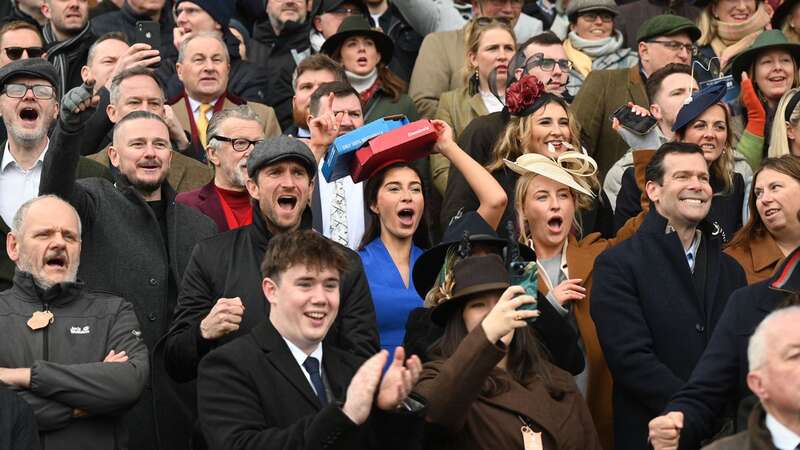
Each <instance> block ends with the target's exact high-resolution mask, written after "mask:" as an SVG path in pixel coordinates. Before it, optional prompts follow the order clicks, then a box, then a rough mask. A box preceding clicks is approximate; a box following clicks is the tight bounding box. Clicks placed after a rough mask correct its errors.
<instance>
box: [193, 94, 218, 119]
mask: <svg viewBox="0 0 800 450" xmlns="http://www.w3.org/2000/svg"><path fill="white" fill-rule="evenodd" d="M186 98H188V99H189V107H190V108H192V114H194V122H195V123H197V118H198V117H200V106H201V105H202V103H201V102H198V101H197V100H195V99H193V98H192V97H189V95H186ZM217 100H219V98H215V99H214V100H211V103H209V105H211V108H208V111H206V121H207V122H210V121H211V116H213V115H214V105H216V104H217Z"/></svg>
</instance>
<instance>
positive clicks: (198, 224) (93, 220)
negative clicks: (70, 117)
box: [39, 16, 217, 450]
mask: <svg viewBox="0 0 800 450" xmlns="http://www.w3.org/2000/svg"><path fill="white" fill-rule="evenodd" d="M103 17H105V16H103ZM62 127H63V123H61V122H60V121H59V124H58V126H57V127H56V130H55V132H54V133H53V136H52V137H51V140H50V150H49V151H48V152H47V155H45V159H44V170H43V172H42V179H41V184H40V189H39V192H40V193H41V194H56V195H58V196H60V197H62V198H64V199H67V200H68V201H69V202H70V203H71V204H72V205H73V206H74V207H75V209H77V210H78V214H80V217H81V221H82V222H83V247H82V249H81V266H80V271H79V272H78V276H79V277H80V278H81V279H82V280H84V281H85V282H86V285H87V286H89V287H90V288H92V289H99V290H103V291H107V292H110V293H113V294H115V295H119V296H120V297H123V298H124V299H126V300H128V301H129V302H131V303H132V304H133V307H134V309H135V311H136V316H137V318H138V319H139V323H140V324H141V326H142V338H143V339H144V341H145V344H147V348H148V350H149V352H150V357H151V360H150V382H149V383H148V385H147V386H146V387H145V391H144V393H143V394H142V397H141V399H140V401H139V403H137V405H136V406H135V407H134V408H133V410H132V412H131V414H130V416H129V422H128V426H129V428H130V429H131V430H135V431H134V432H133V433H131V437H130V446H129V447H130V448H131V449H132V450H138V449H141V450H154V449H160V450H180V449H185V448H188V446H189V439H190V437H191V434H192V424H193V423H194V404H193V403H194V400H195V398H194V396H193V389H192V388H193V386H181V385H178V384H176V383H174V382H173V381H172V380H171V379H170V378H169V376H167V374H166V370H165V368H164V364H163V356H161V348H160V346H157V345H156V343H157V342H158V340H159V339H160V338H161V337H162V336H164V334H165V333H166V331H167V329H168V327H169V324H170V322H171V315H172V311H173V310H174V309H175V304H176V300H177V298H176V297H177V287H178V286H179V285H180V282H181V279H182V278H183V274H184V268H185V267H186V265H187V263H188V261H189V257H190V255H191V251H192V249H193V248H194V246H195V244H196V243H197V242H199V241H201V240H203V239H205V238H207V237H210V236H213V235H215V234H216V232H217V231H216V226H215V225H214V223H213V222H212V221H211V219H209V218H208V217H206V216H204V215H203V214H202V213H200V212H199V211H197V210H195V209H193V208H190V207H188V206H186V205H180V204H176V203H175V191H174V190H173V189H172V188H171V187H170V186H169V184H167V183H166V182H165V183H164V184H163V185H162V187H161V189H162V198H163V199H164V200H165V201H166V202H167V207H166V232H167V236H168V239H167V242H166V243H165V242H164V238H163V236H162V232H161V226H160V224H159V221H158V219H157V218H156V216H155V214H154V212H153V210H152V209H151V208H150V206H149V205H148V204H147V202H145V200H144V198H143V197H142V196H141V194H139V193H138V192H137V191H136V190H135V189H134V188H133V187H131V186H130V185H128V184H127V183H126V182H125V180H123V179H118V180H117V182H116V183H115V184H112V183H110V182H109V181H108V180H104V179H100V178H90V179H87V180H79V181H78V182H75V176H74V173H75V166H76V165H77V162H78V153H79V149H80V147H81V145H80V141H81V137H82V129H80V128H79V129H77V130H75V131H72V132H68V131H66V130H64V129H63V128H62Z"/></svg>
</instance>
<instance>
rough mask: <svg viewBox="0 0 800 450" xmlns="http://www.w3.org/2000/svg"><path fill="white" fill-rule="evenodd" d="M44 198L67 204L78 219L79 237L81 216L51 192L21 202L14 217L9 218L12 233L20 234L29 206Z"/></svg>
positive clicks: (81, 226) (79, 233) (81, 231)
mask: <svg viewBox="0 0 800 450" xmlns="http://www.w3.org/2000/svg"><path fill="white" fill-rule="evenodd" d="M46 199H54V200H58V201H60V202H62V203H64V204H65V205H67V206H69V209H70V210H72V212H73V213H75V218H76V219H78V238H79V239H80V235H81V233H83V224H82V223H81V216H80V215H79V214H78V211H77V210H76V209H75V208H74V207H73V206H72V205H70V204H69V203H68V202H66V201H64V199H62V198H61V197H59V196H57V195H53V194H47V195H40V196H38V197H33V198H32V199H30V200H28V201H26V202H25V203H23V204H22V206H20V207H19V209H18V210H17V212H16V213H14V218H13V219H12V220H11V232H12V233H14V234H15V235H19V234H21V233H22V230H23V229H24V228H25V215H26V214H28V210H29V209H31V206H33V205H35V204H36V203H38V202H40V201H42V200H46Z"/></svg>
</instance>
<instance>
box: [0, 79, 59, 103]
mask: <svg viewBox="0 0 800 450" xmlns="http://www.w3.org/2000/svg"><path fill="white" fill-rule="evenodd" d="M28 90H30V91H32V92H33V96H34V97H36V98H38V99H39V100H49V99H51V98H53V96H55V93H56V91H55V89H54V88H53V86H49V85H46V84H34V85H33V86H28V85H27V84H17V83H9V84H7V85H6V86H5V87H4V88H3V94H6V95H7V96H9V97H11V98H22V97H25V94H27V93H28Z"/></svg>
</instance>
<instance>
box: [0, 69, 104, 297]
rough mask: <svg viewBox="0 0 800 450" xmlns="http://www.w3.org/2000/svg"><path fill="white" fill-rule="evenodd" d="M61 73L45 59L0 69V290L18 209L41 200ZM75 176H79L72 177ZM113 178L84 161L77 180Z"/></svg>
mask: <svg viewBox="0 0 800 450" xmlns="http://www.w3.org/2000/svg"><path fill="white" fill-rule="evenodd" d="M57 77H58V75H57V73H56V70H55V68H54V67H53V65H52V64H50V63H48V62H47V61H45V60H43V59H41V58H33V59H21V60H19V61H13V62H11V63H9V64H7V65H5V66H3V67H2V68H0V86H2V94H0V114H2V116H3V124H4V125H5V127H6V129H7V130H8V140H7V141H5V142H4V143H3V144H2V145H3V157H2V163H0V219H2V220H0V234H1V235H2V238H1V239H2V246H1V247H2V250H0V251H2V254H0V289H6V288H8V287H11V281H12V277H13V275H14V264H13V263H12V262H11V260H10V259H9V258H8V255H7V253H6V246H5V241H6V234H7V233H8V232H9V231H10V229H9V225H10V224H11V222H12V219H13V218H14V214H15V213H16V212H17V209H18V208H19V207H20V205H22V204H23V203H25V202H26V201H28V200H30V199H32V198H34V197H36V196H37V195H38V194H39V182H40V179H41V176H42V164H43V161H44V157H45V153H46V152H47V149H48V147H49V145H50V141H49V139H48V137H47V132H48V130H49V129H50V125H51V124H52V123H53V121H55V120H56V117H57V116H58V94H57V92H56V89H55V87H54V86H55V85H56V84H57V81H56V80H57ZM73 174H75V172H73ZM92 176H94V177H106V178H108V177H109V174H108V170H106V169H105V168H104V167H102V166H101V165H100V164H97V163H95V162H94V161H90V160H87V159H84V158H81V159H80V161H79V162H78V167H77V177H78V178H85V177H92Z"/></svg>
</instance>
